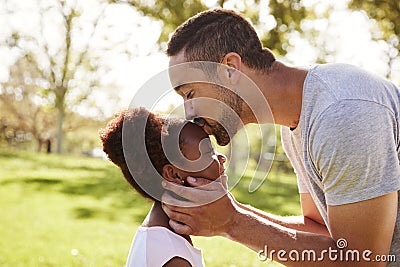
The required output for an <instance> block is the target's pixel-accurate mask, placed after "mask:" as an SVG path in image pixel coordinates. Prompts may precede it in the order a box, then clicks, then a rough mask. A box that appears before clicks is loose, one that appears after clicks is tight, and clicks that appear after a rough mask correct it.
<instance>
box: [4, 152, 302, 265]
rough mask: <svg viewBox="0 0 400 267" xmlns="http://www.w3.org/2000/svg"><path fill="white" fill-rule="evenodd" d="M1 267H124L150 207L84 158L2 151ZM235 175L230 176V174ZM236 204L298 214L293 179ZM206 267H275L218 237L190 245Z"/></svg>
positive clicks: (243, 187) (276, 177)
mask: <svg viewBox="0 0 400 267" xmlns="http://www.w3.org/2000/svg"><path fill="white" fill-rule="evenodd" d="M0 165H1V166H2V168H1V169H0V185H1V186H0V208H1V210H2V212H3V213H4V214H7V216H2V217H1V219H0V235H1V237H2V238H1V239H0V266H16V267H18V266H85V267H86V266H99V267H102V266H113V267H114V266H124V263H125V260H126V256H127V253H128V250H129V247H130V243H131V241H132V238H133V236H134V232H135V230H136V228H137V226H138V225H140V223H141V222H142V220H143V219H144V217H145V216H146V214H147V212H148V210H149V208H150V205H151V203H149V202H147V201H146V200H144V199H143V198H142V197H140V196H139V195H138V194H137V193H136V192H134V191H133V190H132V189H131V188H130V187H129V186H128V183H126V182H125V181H124V179H123V177H122V174H121V173H120V171H119V170H118V169H117V168H116V167H115V166H113V165H112V164H111V163H110V162H108V161H104V160H101V159H93V158H88V157H76V156H74V157H72V156H64V155H51V154H50V155H47V154H38V153H27V152H10V151H4V150H2V151H0ZM232 175H233V174H232ZM243 179H244V180H243V184H239V185H238V186H237V187H236V188H235V189H234V191H233V194H234V195H235V196H236V197H237V198H238V200H240V201H242V202H244V203H251V204H253V205H255V206H256V207H258V208H263V209H264V210H267V211H269V212H272V213H276V214H283V215H287V214H298V213H299V203H298V194H297V190H296V181H295V179H294V176H293V175H288V174H284V173H277V172H275V173H270V174H269V179H268V181H266V182H265V183H264V185H263V186H262V187H261V188H260V189H259V190H260V191H257V192H255V193H253V194H249V193H248V192H247V183H248V178H246V177H245V178H243ZM194 243H195V245H196V246H199V247H201V248H202V249H203V251H204V257H205V262H206V265H207V266H209V267H213V266H218V267H228V266H246V267H247V266H255V267H256V266H260V267H261V266H276V265H275V264H274V263H265V262H260V261H259V260H258V259H257V255H256V253H254V252H252V251H250V250H249V249H247V248H245V247H244V246H242V245H239V244H236V243H234V242H232V241H228V240H225V239H223V238H220V237H213V238H203V237H196V238H194Z"/></svg>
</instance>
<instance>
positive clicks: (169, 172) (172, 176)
mask: <svg viewBox="0 0 400 267" xmlns="http://www.w3.org/2000/svg"><path fill="white" fill-rule="evenodd" d="M162 176H163V178H164V179H165V180H167V181H169V182H172V183H176V184H182V179H181V177H179V173H178V168H176V167H175V166H172V165H171V164H165V165H164V167H163V169H162Z"/></svg>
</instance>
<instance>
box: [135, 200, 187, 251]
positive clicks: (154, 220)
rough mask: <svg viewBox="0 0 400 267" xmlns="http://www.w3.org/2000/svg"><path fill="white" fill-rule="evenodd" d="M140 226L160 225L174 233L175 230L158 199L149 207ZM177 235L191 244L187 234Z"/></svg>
mask: <svg viewBox="0 0 400 267" xmlns="http://www.w3.org/2000/svg"><path fill="white" fill-rule="evenodd" d="M142 226H144V227H152V226H161V227H165V228H167V229H169V230H171V231H172V232H174V233H175V231H174V230H173V229H172V228H171V226H170V225H169V217H168V216H167V214H165V212H164V210H163V209H162V206H161V202H159V201H155V202H154V204H153V206H152V207H151V210H150V211H149V213H148V214H147V216H146V219H144V221H143V223H142ZM177 234H178V233H177ZM178 235H180V236H182V237H183V238H185V239H186V240H187V241H188V242H189V243H190V244H192V245H193V243H192V240H191V238H190V236H189V235H181V234H178Z"/></svg>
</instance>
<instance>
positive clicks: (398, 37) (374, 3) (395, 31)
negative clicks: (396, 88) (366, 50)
mask: <svg viewBox="0 0 400 267" xmlns="http://www.w3.org/2000/svg"><path fill="white" fill-rule="evenodd" d="M349 7H350V8H352V9H356V10H363V11H364V12H366V13H367V14H368V16H369V17H370V18H371V19H373V20H374V21H376V23H377V24H378V25H379V28H380V29H381V32H380V33H375V34H374V36H375V39H380V40H385V42H387V43H388V45H389V50H388V52H387V55H388V64H389V73H388V74H387V76H388V78H391V75H392V73H391V70H392V64H393V62H394V61H395V60H400V59H399V50H400V44H399V42H400V2H399V1H396V0H383V1H382V0H368V1H365V0H352V1H350V2H349Z"/></svg>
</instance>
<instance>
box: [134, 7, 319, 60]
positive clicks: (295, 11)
mask: <svg viewBox="0 0 400 267" xmlns="http://www.w3.org/2000/svg"><path fill="white" fill-rule="evenodd" d="M128 3H129V4H131V5H132V6H134V7H135V8H136V9H137V10H140V11H141V12H143V14H144V15H146V16H150V17H152V18H154V19H157V20H160V21H162V22H163V23H164V26H163V30H162V34H161V36H160V39H159V42H160V43H161V44H163V43H164V42H166V41H167V40H168V36H169V34H171V33H172V32H173V31H174V30H175V29H176V27H178V26H179V25H180V24H182V23H183V22H184V21H185V20H187V19H188V18H190V17H191V16H193V15H195V14H197V13H198V12H200V11H204V10H207V9H209V8H215V7H223V8H230V9H231V8H234V9H236V10H238V11H240V12H241V13H243V15H244V16H245V17H247V18H249V19H250V20H251V22H252V23H253V24H254V26H255V27H256V29H257V30H258V31H259V34H260V37H261V40H262V42H263V44H264V46H266V47H268V48H270V49H272V50H274V51H275V52H277V53H278V54H280V55H284V54H285V53H286V46H287V33H289V32H293V31H300V22H301V20H302V19H304V18H306V17H307V16H311V14H312V12H311V11H310V10H307V9H306V8H305V7H304V6H303V4H302V1H301V0H270V1H269V4H268V5H267V4H266V2H265V1H260V0H253V1H251V0H241V1H229V0H228V1H215V3H213V4H211V5H210V4H209V5H206V1H201V0H173V1H167V0H163V1H135V0H128ZM265 11H269V14H270V15H271V16H272V17H273V19H274V21H275V25H274V26H273V27H272V28H271V27H270V26H269V25H266V23H265V22H264V21H263V19H262V18H261V16H260V13H261V12H265Z"/></svg>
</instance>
